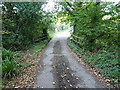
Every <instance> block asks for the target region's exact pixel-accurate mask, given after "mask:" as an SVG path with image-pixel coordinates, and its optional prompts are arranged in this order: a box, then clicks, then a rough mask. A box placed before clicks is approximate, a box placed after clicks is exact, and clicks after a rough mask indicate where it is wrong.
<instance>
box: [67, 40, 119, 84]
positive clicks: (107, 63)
mask: <svg viewBox="0 0 120 90" xmlns="http://www.w3.org/2000/svg"><path fill="white" fill-rule="evenodd" d="M68 45H69V46H70V47H71V48H72V49H73V50H74V51H77V53H80V54H81V55H82V60H84V61H85V62H87V63H89V64H90V65H91V66H95V67H97V68H100V69H102V72H103V73H104V75H106V76H109V77H111V78H114V79H117V81H118V80H120V78H119V77H120V72H119V62H118V52H117V51H115V52H110V51H108V50H107V51H106V50H104V49H101V50H99V51H98V52H95V53H92V52H89V51H85V50H84V49H82V48H80V47H79V46H78V45H76V44H75V43H74V42H72V41H71V40H70V39H68ZM114 83H118V82H115V81H114Z"/></svg>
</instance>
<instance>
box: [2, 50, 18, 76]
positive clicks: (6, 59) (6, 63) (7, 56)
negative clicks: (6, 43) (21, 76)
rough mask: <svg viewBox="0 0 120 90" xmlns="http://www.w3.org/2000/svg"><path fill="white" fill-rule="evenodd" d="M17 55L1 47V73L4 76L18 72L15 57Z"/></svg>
mask: <svg viewBox="0 0 120 90" xmlns="http://www.w3.org/2000/svg"><path fill="white" fill-rule="evenodd" d="M17 55H18V54H16V53H15V52H12V51H10V50H6V49H4V48H3V49H2V75H3V77H4V78H12V77H14V76H15V75H16V74H18V73H19V64H18V60H16V59H15V56H17Z"/></svg>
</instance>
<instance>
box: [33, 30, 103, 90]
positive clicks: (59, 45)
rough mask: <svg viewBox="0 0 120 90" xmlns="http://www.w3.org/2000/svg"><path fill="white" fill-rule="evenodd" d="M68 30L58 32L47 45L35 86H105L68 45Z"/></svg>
mask: <svg viewBox="0 0 120 90" xmlns="http://www.w3.org/2000/svg"><path fill="white" fill-rule="evenodd" d="M69 36H70V34H69V32H68V31H65V32H62V33H60V34H57V35H56V36H55V37H54V38H53V39H52V40H51V41H50V42H49V43H48V45H47V47H46V48H45V51H44V53H43V54H42V57H41V60H40V62H39V64H40V66H41V67H40V68H39V70H38V72H37V78H36V83H35V87H40V88H104V86H103V85H102V84H101V83H100V82H99V81H98V80H97V79H96V78H95V77H94V76H92V75H91V74H90V73H89V71H88V70H86V69H85V68H84V66H83V65H81V64H80V63H78V60H77V58H75V57H74V56H73V55H72V53H71V51H70V50H69V49H68V47H67V43H66V40H67V38H68V37H69Z"/></svg>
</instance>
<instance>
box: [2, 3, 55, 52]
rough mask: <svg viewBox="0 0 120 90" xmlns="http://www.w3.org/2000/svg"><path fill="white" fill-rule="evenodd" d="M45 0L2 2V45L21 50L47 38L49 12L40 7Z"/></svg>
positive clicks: (49, 23)
mask: <svg viewBox="0 0 120 90" xmlns="http://www.w3.org/2000/svg"><path fill="white" fill-rule="evenodd" d="M44 3H45V2H21V3H19V2H4V3H3V6H2V11H3V15H2V22H3V23H2V26H3V27H2V29H3V37H2V38H3V47H4V48H6V49H10V48H11V49H12V50H21V49H24V48H25V47H27V46H29V45H30V44H33V43H34V42H37V41H40V40H41V38H42V37H45V38H44V39H47V38H48V28H49V27H50V25H51V23H52V22H53V20H52V16H51V14H50V13H46V12H45V11H43V9H42V8H41V7H42V5H43V4H44Z"/></svg>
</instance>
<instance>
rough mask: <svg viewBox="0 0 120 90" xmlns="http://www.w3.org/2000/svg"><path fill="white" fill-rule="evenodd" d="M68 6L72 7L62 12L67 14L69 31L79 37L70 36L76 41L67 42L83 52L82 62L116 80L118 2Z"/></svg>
mask: <svg viewBox="0 0 120 90" xmlns="http://www.w3.org/2000/svg"><path fill="white" fill-rule="evenodd" d="M64 3H65V2H64ZM66 4H67V3H66ZM63 6H64V5H63ZM68 6H69V7H72V8H73V9H72V10H71V11H68V10H67V9H65V10H64V12H66V13H68V16H67V19H68V20H69V22H71V25H72V26H73V27H74V28H73V33H72V34H74V35H75V36H77V37H79V38H80V39H78V38H76V37H74V36H73V37H72V39H74V40H76V41H77V42H79V43H76V42H74V41H73V40H71V42H70V41H68V44H69V45H70V46H71V47H72V48H73V49H74V50H75V51H77V52H78V53H80V54H82V59H83V60H84V61H85V62H87V63H89V64H90V65H92V66H95V67H97V68H100V69H102V72H103V73H104V75H106V76H109V77H111V78H114V79H116V80H117V82H116V81H113V82H114V83H118V81H119V80H120V72H119V62H118V59H119V58H118V47H119V43H120V42H119V40H118V35H119V34H120V31H119V30H118V29H119V25H118V20H119V15H118V11H119V10H118V9H117V8H118V7H119V5H117V4H116V5H114V4H113V3H112V2H100V3H99V2H96V3H95V2H88V3H87V2H85V3H83V2H81V3H80V2H75V3H73V4H71V6H70V5H68ZM65 8H66V7H65ZM70 12H72V13H73V14H71V13H70ZM62 14H63V13H62ZM63 15H64V14H63ZM65 16H66V14H65Z"/></svg>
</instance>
